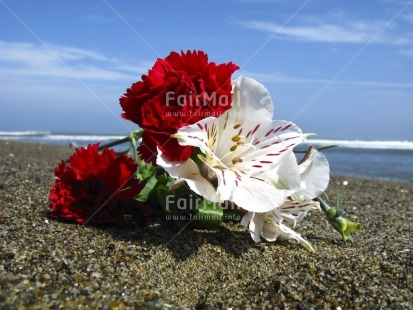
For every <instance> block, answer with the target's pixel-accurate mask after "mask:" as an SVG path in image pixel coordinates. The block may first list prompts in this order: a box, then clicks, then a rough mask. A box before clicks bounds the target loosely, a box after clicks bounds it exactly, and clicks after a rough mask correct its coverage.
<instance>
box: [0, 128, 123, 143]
mask: <svg viewBox="0 0 413 310" xmlns="http://www.w3.org/2000/svg"><path fill="white" fill-rule="evenodd" d="M126 136H127V135H126V134H125V135H101V134H64V133H63V134H57V133H51V132H49V131H0V139H3V140H7V139H10V140H25V141H27V140H42V141H44V142H46V143H47V141H48V140H50V141H107V140H117V139H123V138H125V137H126Z"/></svg>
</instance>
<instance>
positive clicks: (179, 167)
mask: <svg viewBox="0 0 413 310" xmlns="http://www.w3.org/2000/svg"><path fill="white" fill-rule="evenodd" d="M237 69H239V67H238V66H236V65H235V64H233V63H232V62H229V63H227V64H225V63H224V64H219V65H217V64H215V63H214V62H209V61H208V57H207V55H206V54H205V53H204V52H202V51H188V52H186V53H184V52H181V53H176V52H172V53H170V55H169V56H167V57H166V58H165V59H158V60H157V61H156V63H155V65H154V66H153V68H152V69H151V70H149V72H148V74H147V75H143V76H142V79H141V80H140V81H138V82H136V83H134V84H133V85H132V86H131V87H130V88H128V89H127V91H126V93H125V94H124V95H123V96H122V97H121V98H120V104H121V106H122V109H123V111H124V113H123V114H122V117H123V118H125V119H127V120H130V121H132V122H134V123H136V124H137V125H138V126H139V129H138V130H136V131H134V132H132V133H131V134H130V135H129V136H128V137H126V138H125V139H122V140H119V141H114V142H112V143H110V144H108V145H105V146H99V144H94V145H89V146H87V148H78V149H76V152H75V153H74V154H73V155H72V156H71V157H70V160H69V161H68V162H67V161H62V162H61V163H60V165H59V166H58V167H57V168H56V171H55V174H56V181H55V184H54V186H53V187H52V189H51V191H50V207H51V208H52V209H53V210H52V211H51V212H50V213H49V215H50V216H51V217H54V218H58V219H64V220H71V221H77V222H78V223H81V224H100V225H103V224H118V223H122V221H124V220H125V216H126V215H132V216H133V218H134V219H136V220H137V221H139V222H140V223H142V224H151V223H152V222H153V221H156V219H157V218H159V217H163V218H166V219H170V220H173V221H174V222H175V223H176V224H178V225H179V226H180V227H181V228H185V227H188V226H193V227H203V228H210V229H213V228H216V227H217V226H219V225H220V224H221V223H222V222H223V221H233V222H234V221H235V222H238V223H239V224H240V225H242V226H244V227H246V230H248V231H249V232H250V234H251V237H252V239H253V240H254V241H255V242H260V241H262V238H263V239H265V240H267V241H275V240H277V239H296V240H298V241H299V242H300V243H301V244H303V245H304V246H306V247H307V248H309V249H310V250H312V247H311V245H310V243H309V242H308V241H306V240H305V239H304V238H303V237H302V236H301V235H300V234H298V233H297V232H295V231H294V230H293V228H294V226H296V225H297V224H298V223H300V222H301V221H302V220H303V219H304V218H305V217H306V215H307V214H308V212H310V211H312V210H319V209H322V210H323V211H324V212H325V213H326V217H327V220H328V221H329V222H330V223H331V224H332V225H333V227H334V228H335V229H336V230H337V231H338V232H339V233H340V234H341V235H342V237H343V239H344V240H347V239H350V238H351V234H352V233H353V232H355V231H358V230H359V229H360V225H359V224H358V223H353V222H350V221H348V220H347V219H345V218H343V217H342V214H343V208H342V205H341V200H340V198H338V199H337V206H336V207H334V208H331V207H329V206H328V205H327V204H326V203H325V202H324V200H323V199H322V198H321V197H320V196H321V195H322V194H323V192H324V191H325V190H326V188H327V186H328V182H329V165H328V161H327V159H326V158H325V156H324V155H322V154H321V153H320V152H319V151H318V150H316V149H315V148H312V147H310V148H309V149H308V150H306V152H305V155H304V156H302V158H301V159H300V161H299V162H298V161H297V158H296V152H297V150H295V147H296V146H298V145H300V144H302V143H303V142H305V141H306V138H307V137H308V136H310V134H305V133H302V131H301V129H300V128H299V127H298V126H297V125H295V124H293V123H291V122H288V121H284V120H273V109H274V108H273V103H272V100H271V97H270V94H269V92H268V91H267V89H266V88H265V87H264V86H263V85H261V84H260V83H259V82H257V81H255V80H253V79H251V78H248V77H242V76H241V77H239V78H237V79H235V80H231V76H232V74H233V73H234V72H235V71H236V70H237ZM125 142H129V143H130V147H129V148H128V149H127V150H125V151H124V152H119V153H116V152H115V151H114V150H113V149H110V148H111V147H113V146H115V145H117V144H121V143H125ZM138 144H139V146H138ZM130 151H131V152H130Z"/></svg>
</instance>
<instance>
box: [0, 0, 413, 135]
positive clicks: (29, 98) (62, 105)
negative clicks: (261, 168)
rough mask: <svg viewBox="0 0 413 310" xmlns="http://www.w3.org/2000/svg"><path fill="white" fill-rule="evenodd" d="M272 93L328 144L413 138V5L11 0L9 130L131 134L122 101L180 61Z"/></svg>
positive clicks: (5, 26)
mask: <svg viewBox="0 0 413 310" xmlns="http://www.w3.org/2000/svg"><path fill="white" fill-rule="evenodd" d="M188 49H191V50H194V49H196V50H204V51H205V52H207V53H208V56H209V59H210V61H214V62H216V63H222V62H229V61H232V62H234V63H236V64H237V65H239V66H240V67H241V69H240V70H239V71H238V72H237V73H236V75H235V77H237V76H239V75H245V76H250V77H253V78H255V79H256V80H258V81H259V82H261V83H262V84H264V85H265V86H266V87H267V88H268V90H269V91H270V93H271V96H272V98H273V101H274V105H275V111H276V112H275V118H277V119H286V120H292V121H294V122H295V123H297V124H298V125H299V126H300V127H301V128H302V129H303V131H304V132H314V133H317V134H318V137H319V138H342V139H366V140H387V139H391V140H413V1H398V0H397V1H396V0H394V1H390V0H386V1H384V0H383V1H379V0H377V1H356V0H353V1H350V0H349V1H334V0H332V1H324V0H323V1H322V0H297V1H281V0H273V1H272V0H256V1H254V0H227V1H218V0H217V1H166V0H164V1H159V0H155V1H115V0H102V1H98V0H96V1H63V0H61V1H57V0H54V1H42V0H37V1H29V0H27V1H19V0H16V1H11V0H0V108H1V113H0V131H15V130H42V131H43V130H48V131H55V132H73V133H79V132H88V133H115V134H120V133H128V132H129V131H131V130H134V129H135V128H136V127H135V124H133V123H130V122H127V121H123V120H122V119H121V117H120V114H121V109H120V106H119V103H118V99H119V97H120V96H121V95H122V94H123V93H124V92H125V90H126V89H127V88H128V87H130V85H131V84H132V83H133V82H135V81H137V80H139V79H140V76H141V75H142V74H144V73H146V72H147V70H148V69H149V68H150V67H151V66H152V65H153V63H154V62H155V60H156V59H157V58H158V57H162V58H163V57H165V56H167V55H168V54H169V53H170V52H171V51H180V50H184V51H186V50H188Z"/></svg>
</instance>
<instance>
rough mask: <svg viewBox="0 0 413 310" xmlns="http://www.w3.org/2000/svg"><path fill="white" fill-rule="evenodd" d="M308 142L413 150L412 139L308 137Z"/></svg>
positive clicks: (311, 143)
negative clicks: (366, 139) (375, 139)
mask: <svg viewBox="0 0 413 310" xmlns="http://www.w3.org/2000/svg"><path fill="white" fill-rule="evenodd" d="M306 143H307V144H310V145H314V146H329V145H338V146H341V147H350V148H364V149H389V150H413V142H412V141H394V140H393V141H379V140H377V141H364V140H327V139H308V140H307V141H306Z"/></svg>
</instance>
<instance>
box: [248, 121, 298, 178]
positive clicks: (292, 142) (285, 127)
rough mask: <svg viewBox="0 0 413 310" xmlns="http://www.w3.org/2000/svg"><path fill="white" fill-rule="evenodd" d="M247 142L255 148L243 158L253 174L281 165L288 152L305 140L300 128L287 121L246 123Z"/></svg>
mask: <svg viewBox="0 0 413 310" xmlns="http://www.w3.org/2000/svg"><path fill="white" fill-rule="evenodd" d="M243 128H245V131H246V133H245V141H246V143H250V144H252V145H253V148H252V149H250V150H249V151H247V152H246V154H244V155H243V156H244V157H245V161H246V162H247V163H248V165H247V166H246V168H247V169H248V170H249V171H250V172H251V174H255V173H261V172H263V171H267V170H269V169H271V168H273V167H275V166H276V165H278V164H279V163H280V161H281V160H282V158H283V157H284V155H285V154H286V153H288V151H291V150H292V149H293V148H294V147H295V146H296V145H297V144H299V143H302V142H303V141H304V140H305V136H306V135H304V134H303V133H302V132H301V130H300V128H298V127H297V126H296V125H295V124H293V123H290V122H286V121H271V122H261V123H251V122H246V123H244V125H243Z"/></svg>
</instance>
